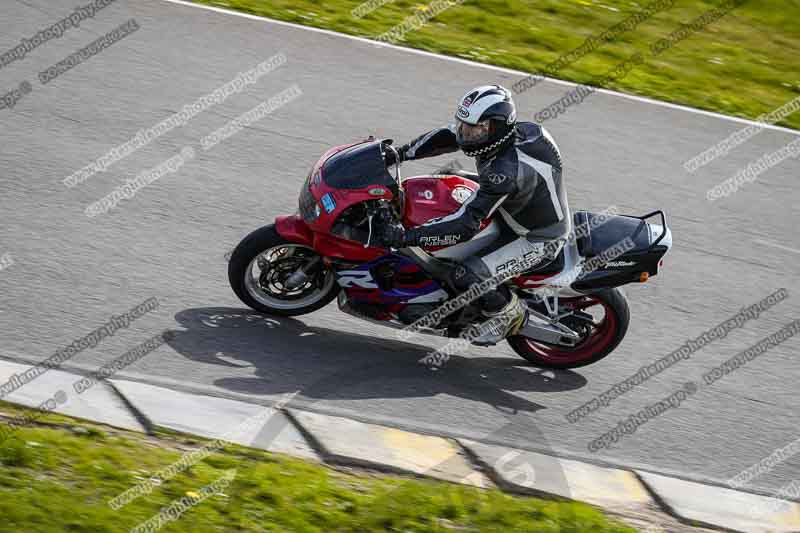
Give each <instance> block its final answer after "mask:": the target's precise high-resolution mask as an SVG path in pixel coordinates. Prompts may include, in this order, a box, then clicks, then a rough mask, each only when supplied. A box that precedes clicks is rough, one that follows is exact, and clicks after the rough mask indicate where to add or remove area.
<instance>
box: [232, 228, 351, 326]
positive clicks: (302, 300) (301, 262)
mask: <svg viewBox="0 0 800 533" xmlns="http://www.w3.org/2000/svg"><path fill="white" fill-rule="evenodd" d="M300 270H302V271H303V272H304V274H305V277H304V278H303V279H302V283H300V284H298V283H297V282H295V283H293V284H292V283H287V282H289V278H290V277H291V276H292V275H293V274H295V273H297V272H298V271H300ZM228 281H229V282H230V284H231V288H232V289H233V292H235V293H236V296H238V297H239V299H240V300H241V301H242V302H244V303H245V304H247V305H248V306H249V307H251V308H252V309H255V310H256V311H260V312H262V313H267V314H272V315H281V316H297V315H304V314H307V313H311V312H312V311H316V310H317V309H321V308H322V307H325V306H326V305H328V304H329V303H330V302H331V301H332V300H333V299H334V298H336V295H337V294H338V293H339V285H338V283H336V278H335V276H334V274H333V272H332V271H331V270H329V269H327V268H326V267H325V265H324V263H323V262H322V261H321V257H320V256H319V254H317V252H316V251H314V250H313V249H312V248H309V247H308V246H304V245H301V244H295V243H291V242H289V241H287V240H286V239H284V238H283V237H281V236H280V234H279V233H278V231H277V230H276V229H275V225H274V224H271V225H269V226H264V227H263V228H260V229H257V230H255V231H254V232H253V233H251V234H250V235H248V236H247V237H245V238H244V239H243V240H242V242H240V243H239V245H238V246H237V247H236V249H235V250H234V251H233V253H232V254H231V259H230V261H229V262H228Z"/></svg>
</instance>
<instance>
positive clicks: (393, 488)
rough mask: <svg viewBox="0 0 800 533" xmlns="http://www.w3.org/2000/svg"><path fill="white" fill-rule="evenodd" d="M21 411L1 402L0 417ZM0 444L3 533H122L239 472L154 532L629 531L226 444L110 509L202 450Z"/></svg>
mask: <svg viewBox="0 0 800 533" xmlns="http://www.w3.org/2000/svg"><path fill="white" fill-rule="evenodd" d="M21 411H22V409H20V408H18V407H14V406H10V405H8V404H5V403H0V413H1V414H3V415H6V416H7V415H12V414H16V413H19V412H21ZM46 421H47V425H40V426H35V427H30V428H22V429H20V430H19V431H18V432H17V433H15V437H14V438H12V439H10V440H7V441H5V442H4V443H2V444H0V532H9V533H10V532H14V533H17V532H20V531H25V532H26V533H49V532H52V533H56V532H57V533H63V532H65V531H67V532H91V533H103V532H119V531H129V530H130V529H131V528H132V527H134V526H136V525H137V524H139V523H141V522H143V521H145V520H147V519H149V518H150V517H152V516H154V515H156V514H157V513H158V512H159V511H160V510H161V509H162V508H164V507H166V506H169V505H170V504H171V502H173V501H175V500H177V499H179V498H181V497H183V496H185V495H186V494H187V493H189V492H199V491H200V490H201V489H202V488H203V487H206V486H208V485H209V484H211V483H213V482H214V481H216V480H218V479H219V478H220V477H221V476H222V475H223V474H224V473H225V472H226V471H228V470H230V469H236V470H237V476H236V478H235V479H234V481H233V482H232V483H231V484H230V485H229V486H228V487H227V488H226V489H225V490H224V491H223V492H224V494H219V495H215V496H212V497H211V498H209V499H206V500H205V501H203V502H201V503H199V504H198V505H197V506H195V507H193V508H191V509H190V510H188V511H186V512H185V513H184V514H183V515H182V516H181V517H180V518H179V519H178V520H177V521H176V522H172V523H169V524H167V525H166V526H164V527H163V528H162V529H161V531H164V532H175V531H192V532H207V531H216V532H221V531H237V532H243V531H244V532H246V531H270V532H273V531H274V532H281V533H293V532H297V533H316V532H319V533H322V532H325V533H328V532H372V531H374V532H378V531H396V532H421V531H430V532H465V533H466V532H475V531H487V532H498V533H500V532H503V533H505V532H508V531H514V532H537V533H567V532H573V533H579V532H584V531H592V532H597V533H612V532H613V533H623V532H625V533H631V532H633V531H634V530H633V529H631V528H627V527H624V526H621V525H616V523H614V522H612V521H611V520H609V519H607V518H606V517H604V516H603V515H602V514H601V513H600V512H599V511H597V510H596V509H594V508H592V507H590V506H587V505H583V504H578V503H571V502H554V501H545V500H540V499H535V498H527V497H516V496H509V495H506V494H503V493H502V492H500V491H497V490H480V489H476V488H471V487H467V486H462V485H456V484H450V483H444V482H436V481H428V480H422V479H410V478H403V477H399V476H389V475H383V474H381V475H377V474H374V473H364V472H355V473H353V472H350V471H341V470H335V469H332V468H328V467H325V466H321V465H317V464H314V463H308V462H304V461H300V460H296V459H292V458H289V457H285V456H281V455H275V454H270V453H267V452H262V451H259V450H254V449H250V448H244V447H239V446H227V447H225V448H224V449H222V450H220V451H219V452H218V453H214V454H212V455H211V456H209V457H207V458H206V459H205V460H204V461H202V462H200V463H198V464H197V465H195V466H193V467H192V468H190V469H189V470H186V471H184V472H182V473H180V474H179V475H178V476H177V477H175V478H173V479H171V480H168V481H164V482H163V483H162V484H161V485H160V486H159V487H157V488H156V490H154V491H153V492H152V493H150V494H149V495H146V496H142V497H140V498H138V499H136V500H134V501H133V502H131V503H129V504H128V505H126V506H125V507H123V508H122V509H120V510H118V511H114V510H112V509H111V508H110V507H109V506H108V505H107V501H108V500H110V499H111V498H113V497H115V496H117V495H118V494H120V493H121V492H123V491H125V490H127V489H129V488H130V487H132V486H133V485H134V484H136V483H138V482H140V481H143V480H145V479H149V478H150V477H151V476H152V475H153V474H154V473H155V472H156V471H158V470H159V469H162V468H164V467H166V466H168V465H170V464H172V463H173V462H175V461H176V460H177V459H178V458H179V457H180V455H181V454H182V453H183V452H185V451H187V450H191V449H196V448H199V447H200V446H202V444H203V443H204V442H205V441H203V440H202V439H196V438H192V437H188V436H182V435H177V434H175V433H171V432H163V433H160V434H159V435H157V436H156V437H151V436H145V435H140V434H138V433H133V432H126V431H121V430H115V429H110V428H107V427H104V426H99V425H95V424H92V423H89V422H82V421H81V422H78V421H75V420H71V419H69V418H66V417H60V416H54V415H48V416H47V417H46Z"/></svg>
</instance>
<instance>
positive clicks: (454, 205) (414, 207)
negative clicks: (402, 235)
mask: <svg viewBox="0 0 800 533" xmlns="http://www.w3.org/2000/svg"><path fill="white" fill-rule="evenodd" d="M403 189H404V190H405V208H404V213H403V225H404V226H405V227H407V228H412V227H414V226H420V225H422V224H425V223H426V222H428V221H429V220H431V219H432V218H438V217H443V216H446V215H449V214H451V213H453V212H455V211H457V210H458V209H459V208H460V207H461V204H462V203H464V200H466V199H467V198H468V197H469V195H470V194H472V192H473V191H475V190H477V189H478V184H477V183H475V182H474V181H472V180H469V179H466V178H462V177H461V176H444V177H438V178H432V177H430V176H415V177H413V178H407V179H405V180H404V181H403Z"/></svg>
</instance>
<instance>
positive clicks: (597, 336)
mask: <svg viewBox="0 0 800 533" xmlns="http://www.w3.org/2000/svg"><path fill="white" fill-rule="evenodd" d="M563 303H564V304H565V305H566V306H567V307H569V308H571V309H574V310H579V309H581V310H582V309H587V308H589V307H594V306H596V305H600V306H602V307H603V319H602V320H601V321H600V322H599V323H596V324H595V326H593V328H592V329H593V330H592V332H591V333H589V335H588V336H587V337H586V338H585V339H584V340H583V341H581V342H580V343H579V344H577V345H575V346H574V347H572V348H566V347H563V346H550V345H547V344H541V343H538V342H536V341H533V340H530V339H527V338H523V339H522V340H523V342H522V345H523V346H524V347H525V348H526V349H527V350H528V351H530V352H531V353H532V354H534V355H535V356H536V358H537V359H540V360H542V361H546V362H549V363H554V364H575V363H580V362H582V361H585V360H587V359H591V358H593V357H595V356H596V355H597V354H598V353H600V352H602V351H603V350H604V349H605V348H607V347H608V346H609V345H610V344H611V343H612V342H614V337H615V334H616V332H617V315H616V314H615V313H614V310H613V308H612V307H611V306H610V305H608V304H607V303H606V302H604V301H603V300H601V299H599V298H597V297H594V296H585V297H582V298H576V299H574V300H566V301H563Z"/></svg>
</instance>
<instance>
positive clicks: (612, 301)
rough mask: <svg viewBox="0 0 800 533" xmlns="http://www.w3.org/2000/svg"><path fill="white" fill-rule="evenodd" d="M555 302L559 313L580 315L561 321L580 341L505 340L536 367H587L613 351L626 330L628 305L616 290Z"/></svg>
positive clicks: (628, 314)
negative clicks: (571, 343) (560, 343)
mask: <svg viewBox="0 0 800 533" xmlns="http://www.w3.org/2000/svg"><path fill="white" fill-rule="evenodd" d="M558 303H559V308H560V312H561V313H563V312H566V311H576V312H578V313H580V315H577V316H567V317H565V318H563V319H562V321H561V323H562V324H564V325H566V326H567V327H569V328H571V329H573V330H574V331H577V332H578V333H579V334H580V335H581V340H580V341H579V342H578V343H577V344H575V346H569V347H568V346H555V345H551V344H544V343H541V342H538V341H535V340H532V339H529V338H527V337H523V336H522V335H515V336H513V337H509V338H508V343H509V344H510V345H511V347H512V348H513V349H514V351H515V352H517V354H518V355H520V356H521V357H523V358H525V359H527V360H528V361H530V362H531V363H533V364H535V365H536V366H539V367H544V368H578V367H581V366H586V365H590V364H592V363H595V362H597V361H599V360H600V359H602V358H603V357H605V356H607V355H608V354H610V353H611V352H613V351H614V349H615V348H616V347H617V346H618V345H619V343H620V342H622V339H623V338H624V337H625V333H626V332H627V331H628V323H629V322H630V310H629V309H628V302H627V301H626V300H625V297H624V296H623V295H622V293H621V292H620V291H619V290H617V289H606V290H603V291H600V292H597V293H594V294H590V295H585V296H580V297H577V298H559V302H558Z"/></svg>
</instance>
